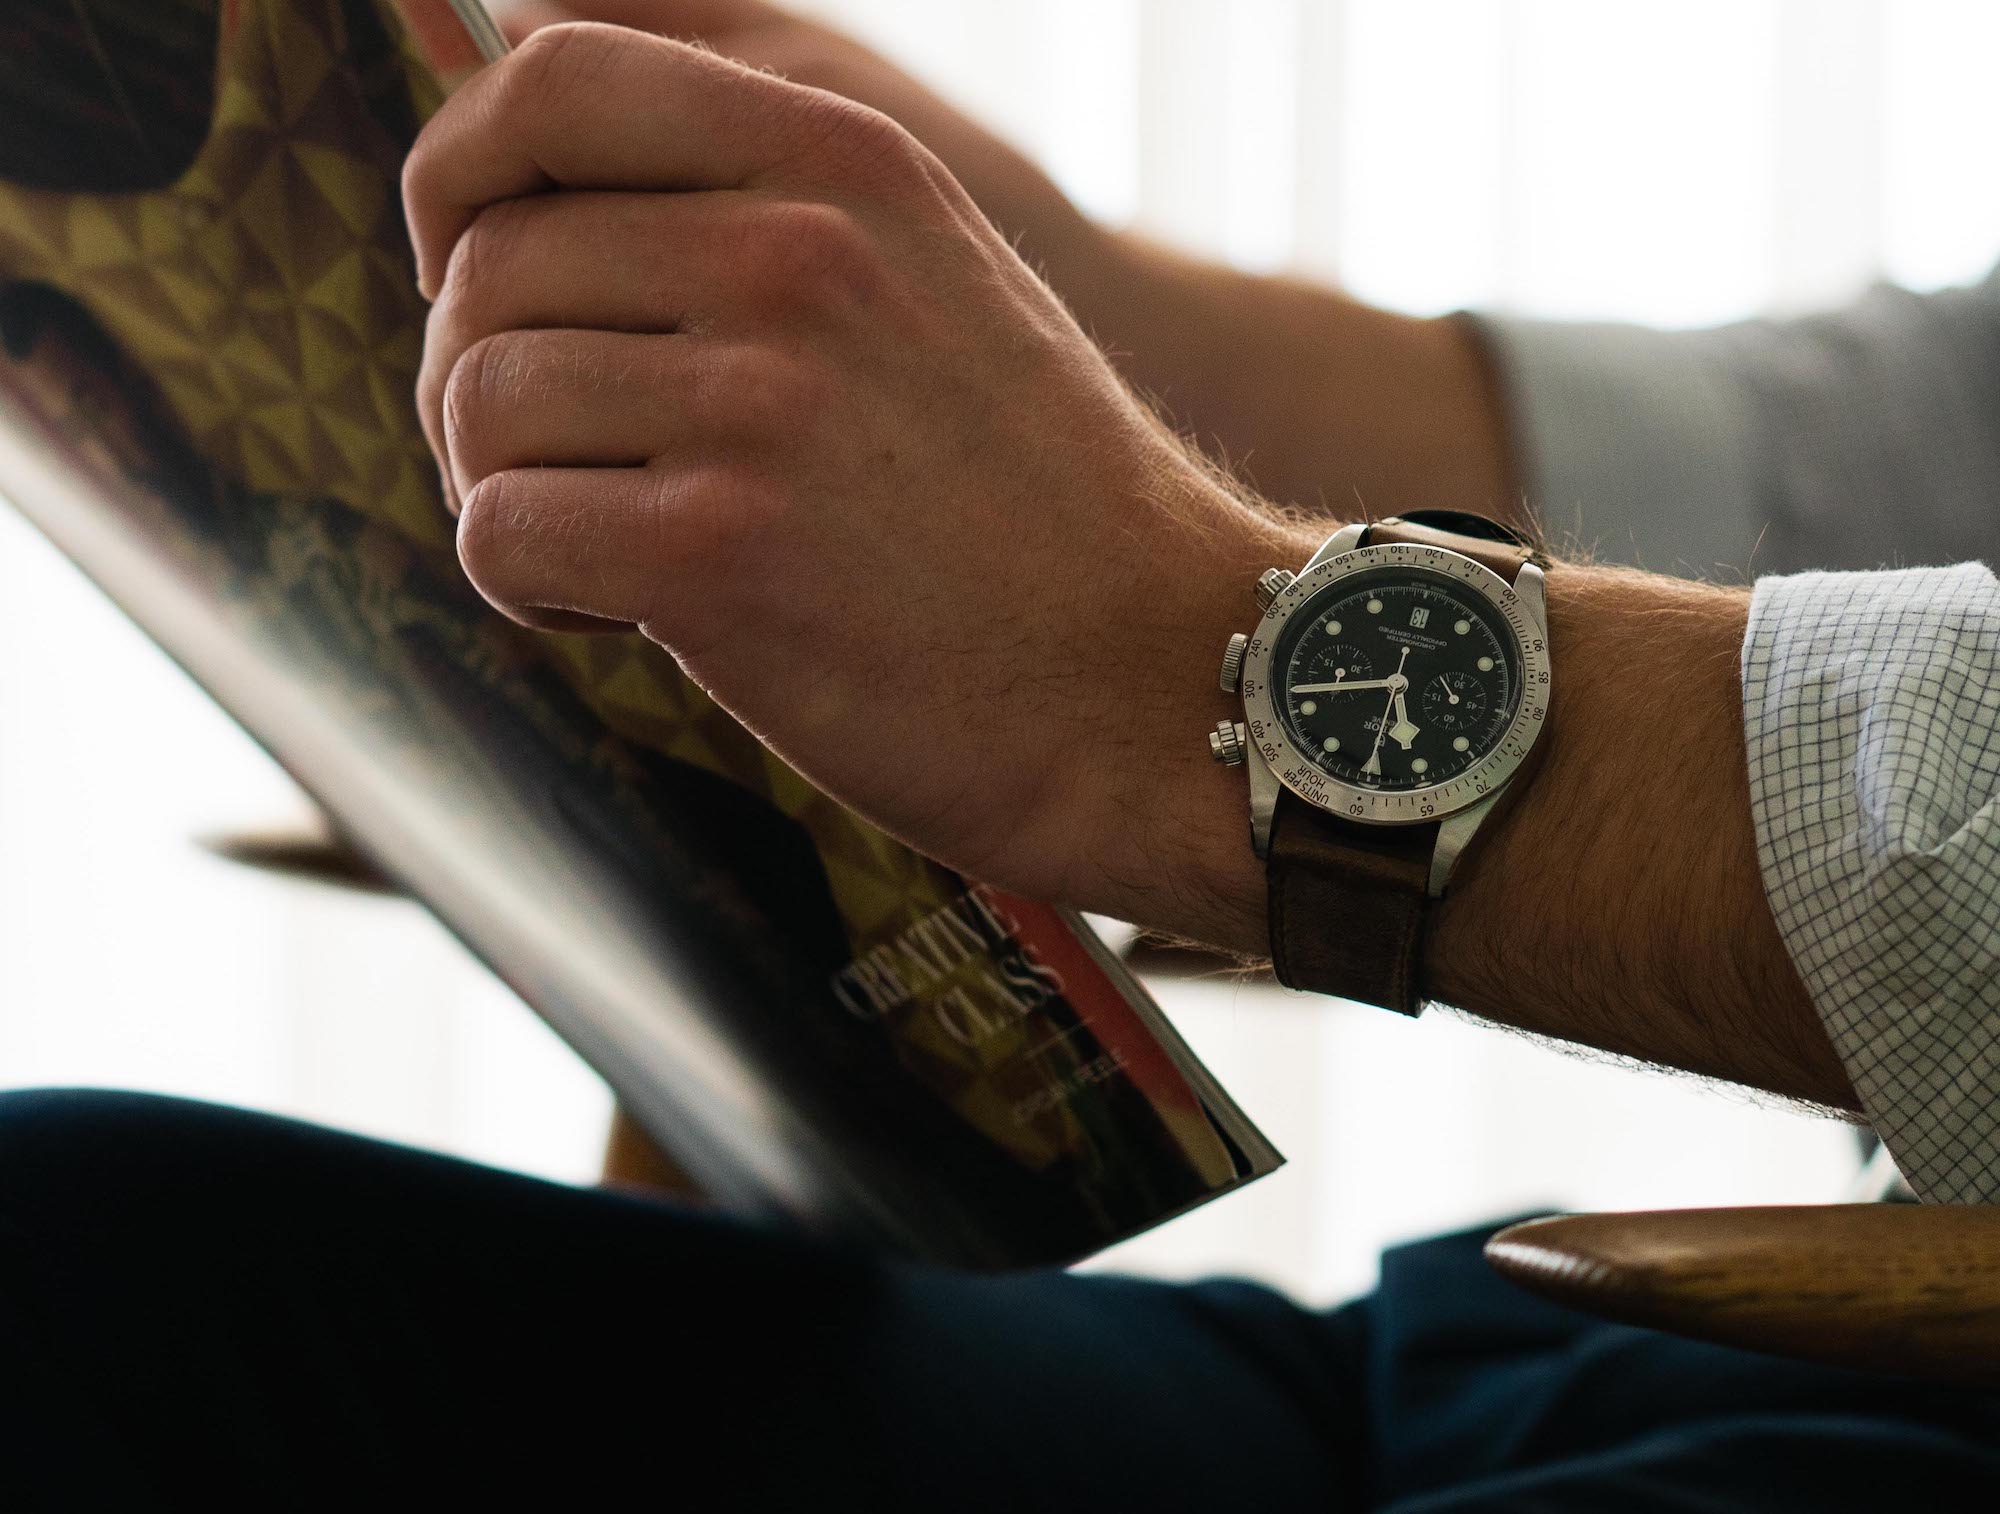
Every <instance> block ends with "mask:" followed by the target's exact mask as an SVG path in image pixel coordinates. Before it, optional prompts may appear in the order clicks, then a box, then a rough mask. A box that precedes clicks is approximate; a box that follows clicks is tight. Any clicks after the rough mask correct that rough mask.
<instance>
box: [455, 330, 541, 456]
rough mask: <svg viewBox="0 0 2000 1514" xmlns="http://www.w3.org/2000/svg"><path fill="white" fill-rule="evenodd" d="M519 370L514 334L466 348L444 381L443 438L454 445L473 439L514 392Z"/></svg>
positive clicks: (517, 346) (521, 364)
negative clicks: (485, 421) (489, 417)
mask: <svg viewBox="0 0 2000 1514" xmlns="http://www.w3.org/2000/svg"><path fill="white" fill-rule="evenodd" d="M522 369H523V358H522V354H521V352H520V341H519V337H518V334H517V333H514V332H501V333H499V334H497V335H494V336H489V337H483V338H481V339H480V340H479V341H477V342H474V343H473V344H472V345H471V346H470V347H468V348H466V349H465V351H464V352H463V353H461V354H460V355H459V358H458V361H457V362H455V363H453V364H452V366H451V373H450V374H449V375H448V376H447V377H446V379H445V381H444V409H443V414H444V425H445V435H446V437H447V438H448V439H449V440H450V441H451V442H453V443H454V444H457V443H460V442H463V441H465V440H468V439H470V438H473V437H476V436H477V435H478V434H479V429H480V423H481V421H482V419H483V418H484V417H485V416H486V415H488V414H490V413H492V412H493V411H495V410H498V409H501V408H503V407H504V406H505V404H506V402H507V401H508V400H509V399H510V398H511V397H512V396H513V395H514V393H515V392H516V391H517V389H518V388H519V384H520V375H521V372H522Z"/></svg>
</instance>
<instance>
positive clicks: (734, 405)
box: [694, 347, 829, 441]
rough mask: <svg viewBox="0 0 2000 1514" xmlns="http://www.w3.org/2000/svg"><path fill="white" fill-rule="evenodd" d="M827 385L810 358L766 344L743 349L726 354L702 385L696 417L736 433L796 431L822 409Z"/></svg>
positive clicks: (767, 435) (704, 425)
mask: <svg viewBox="0 0 2000 1514" xmlns="http://www.w3.org/2000/svg"><path fill="white" fill-rule="evenodd" d="M828 389H829V386H828V385H827V384H825V383H824V382H822V381H820V379H819V376H818V375H817V373H816V371H815V370H814V369H813V368H812V367H810V366H809V365H807V364H805V363H802V362H800V361H798V360H796V359H794V358H791V357H787V356H784V355H782V354H779V353H777V352H774V351H772V350H771V349H769V348H766V347H752V348H746V349H741V350H739V351H736V352H732V353H730V354H728V355H727V356H725V357H723V358H721V359H720V360H719V361H718V362H717V363H716V364H715V366H714V367H713V369H712V370H711V371H710V372H709V373H708V374H707V375H706V376H705V378H704V381H703V382H702V383H701V384H699V385H698V386H697V392H696V395H695V397H694V405H695V407H696V412H697V414H696V423H697V425H698V426H699V427H700V428H701V429H703V430H705V431H710V432H713V433H715V434H717V435H723V436H730V437H737V438H755V439H759V440H767V441H768V440H772V439H777V438H782V437H786V436H792V435H795V434H797V433H799V432H800V431H801V429H802V428H803V426H804V424H805V423H806V422H807V421H809V420H810V419H811V418H812V417H813V416H815V415H817V414H819V413H820V412H821V410H822V408H823V407H824V406H825V404H826V403H827V400H828Z"/></svg>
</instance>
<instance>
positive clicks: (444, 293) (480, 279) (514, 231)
mask: <svg viewBox="0 0 2000 1514" xmlns="http://www.w3.org/2000/svg"><path fill="white" fill-rule="evenodd" d="M520 225H521V213H520V211H519V209H518V208H517V202H515V201H511V200H509V201H503V202H502V203H501V204H498V205H489V206H487V207H486V209H484V210H482V211H480V212H479V214H478V215H476V216H474V217H473V218H472V220H471V221H470V222H468V223H467V224H466V228H465V230H464V231H462V232H460V233H459V238H458V243H457V245H456V246H454V247H453V248H452V249H451V256H450V257H449V258H447V259H446V260H445V265H444V278H443V280H442V281H441V283H440V286H439V289H438V298H437V303H438V304H439V305H440V306H442V307H445V308H446V309H447V310H449V311H450V312H451V313H452V314H453V316H454V318H456V319H458V320H460V321H463V320H464V319H465V317H466V313H467V312H468V310H469V309H470V308H471V307H472V306H473V305H474V304H475V302H476V301H477V299H478V297H479V294H480V291H482V290H483V289H486V288H490V287H492V285H493V283H494V281H495V280H496V279H498V278H502V277H504V276H505V265H506V260H507V254H508V252H509V251H510V249H511V248H512V247H513V245H514V243H515V241H516V239H517V238H518V236H519V233H520Z"/></svg>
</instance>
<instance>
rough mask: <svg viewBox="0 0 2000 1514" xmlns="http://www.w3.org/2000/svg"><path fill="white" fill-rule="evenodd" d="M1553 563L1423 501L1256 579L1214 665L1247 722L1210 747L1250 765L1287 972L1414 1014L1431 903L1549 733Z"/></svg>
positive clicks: (1257, 843) (1255, 821)
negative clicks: (1256, 611) (1255, 617)
mask: <svg viewBox="0 0 2000 1514" xmlns="http://www.w3.org/2000/svg"><path fill="white" fill-rule="evenodd" d="M1542 567H1543V560H1542V558H1541V557H1540V555H1539V554H1538V552H1537V551H1536V549H1535V547H1534V545H1533V543H1532V542H1530V541H1529V540H1528V539H1527V538H1526V537H1524V536H1522V535H1521V534H1520V533H1518V532H1516V531H1513V530H1510V529H1509V528H1508V527H1506V526H1503V525H1500V524H1499V523H1498V522H1495V521H1490V520H1487V519H1485V518H1484V517H1482V516H1477V515H1469V514H1465V513H1463V512H1460V511H1455V510H1421V511H1411V512H1410V513H1409V514H1406V515H1401V516H1396V517H1393V518H1391V519H1388V520H1381V521H1376V522H1374V523H1373V524H1367V525H1356V526H1348V527H1346V528H1345V529H1343V530H1340V531H1336V532H1335V533H1334V534H1333V535H1332V536H1330V537H1329V538H1327V541H1326V544H1325V545H1324V546H1322V547H1321V548H1320V549H1319V551H1317V552H1316V553H1314V554H1313V556H1312V559H1311V560H1310V561H1309V562H1307V563H1306V565H1305V566H1304V567H1303V568H1301V569H1300V570H1298V571H1297V572H1296V573H1294V572H1292V571H1290V570H1288V569H1284V568H1272V569H1270V570H1269V571H1268V572H1266V573H1265V574H1264V575H1263V577H1261V578H1259V579H1258V580H1257V602H1258V604H1259V605H1260V606H1261V607H1262V608H1263V612H1264V614H1263V619H1262V620H1260V621H1259V622H1258V624H1257V627H1256V629H1255V630H1253V631H1250V632H1248V633H1247V634H1242V635H1236V636H1232V637H1230V638H1229V645H1228V647H1227V649H1226V650H1225V651H1224V653H1223V659H1222V688H1223V691H1224V692H1225V693H1231V694H1234V693H1241V695H1242V696H1243V719H1242V720H1240V721H1236V720H1224V721H1221V722H1220V723H1218V724H1217V726H1216V728H1215V730H1214V731H1213V732H1212V733H1211V734H1210V736H1209V738H1208V740H1209V751H1210V754H1211V755H1212V756H1213V757H1214V758H1215V760H1216V761H1218V762H1222V763H1227V764H1231V765H1234V764H1242V765H1243V766H1244V767H1245V768H1247V770H1248V773H1249V778H1250V837H1251V844H1252V846H1254V847H1255V848H1256V851H1257V855H1258V856H1259V857H1262V858H1264V859H1265V860H1266V864H1267V876H1268V880H1269V891H1270V922H1271V958H1272V961H1273V963H1274V965H1275V966H1276V968H1277V972H1278V977H1279V979H1280V980H1281V981H1282V982H1284V983H1286V984H1288V985H1290V986H1291V987H1294V988H1304V989H1311V990H1314V991H1316V992H1320V993H1328V994H1337V995H1339V996H1340V997H1342V998H1347V999H1359V1000H1362V1001H1363V1002H1365V1003H1370V1004H1378V1005H1381V1006H1382V1007H1384V1008H1386V1009H1394V1010H1399V1011H1401V1012H1402V1013H1404V1014H1408V1015H1414V1014H1416V1013H1418V1012H1419V1011H1420V1010H1421V1008H1422V1001H1421V998H1420V990H1419V984H1418V977H1417V968H1418V963H1419V961H1420V959H1421V953H1422V947H1423V928H1424V914H1425V909H1426V906H1427V904H1428V902H1429V901H1430V900H1432V899H1437V898H1441V897H1443V895H1444V891H1445V888H1446V885H1448V884H1449V883H1450V882H1451V876H1452V872H1453V870H1454V869H1455V868H1456V867H1457V866H1458V863H1459V860H1460V859H1461V858H1462V857H1463V856H1464V855H1465V852H1466V848H1467V847H1468V846H1470V845H1471V843H1472V840H1473V838H1474V836H1476V835H1477V834H1478V832H1479V829H1480V827H1481V826H1482V825H1483V824H1484V823H1485V822H1486V820H1487V819H1488V818H1489V817H1490V816H1491V815H1492V814H1493V812H1494V809H1495V807H1496V806H1497V805H1498V804H1499V803H1500V801H1501V799H1502V796H1503V795H1505V794H1507V793H1508V792H1509V791H1510V789H1518V787H1519V786H1520V785H1521V784H1522V783H1524V782H1525V781H1526V779H1527V778H1528V776H1529V774H1530V770H1531V766H1532V759H1533V758H1535V757H1537V756H1539V755H1540V752H1541V750H1542V742H1543V739H1544V737H1545V734H1546V732H1547V730H1548V724H1549V629H1548V609H1547V604H1546V601H1545V599H1544V596H1543V591H1542Z"/></svg>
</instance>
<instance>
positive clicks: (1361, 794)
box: [1243, 542, 1549, 825]
mask: <svg viewBox="0 0 2000 1514" xmlns="http://www.w3.org/2000/svg"><path fill="white" fill-rule="evenodd" d="M1383 568H1404V569H1422V570H1425V571H1427V572H1429V573H1435V574H1439V575H1441V576H1443V577H1445V578H1448V579H1452V580H1455V581H1456V582H1458V583H1459V584H1461V585H1463V586H1465V587H1466V588H1469V589H1471V590H1472V591H1473V592H1475V593H1476V594H1478V595H1479V596H1480V597H1481V598H1482V599H1484V600H1486V601H1487V602H1488V603H1489V604H1491V605H1492V606H1493V608H1494V609H1495V610H1496V611H1498V612H1499V615H1500V618H1501V619H1502V620H1503V621H1505V622H1506V624H1507V627H1508V629H1509V630H1510V631H1511V632H1512V633H1513V637H1514V643H1515V650H1516V651H1517V653H1518V654H1519V657H1520V667H1521V692H1520V700H1519V704H1518V706H1517V707H1516V709H1515V712H1514V719H1513V720H1512V721H1511V722H1510V723H1509V725H1508V727H1507V729H1506V731H1505V732H1504V733H1503V734H1502V735H1501V737H1500V739H1499V740H1498V741H1497V742H1495V743H1494V745H1493V747H1492V749H1491V750H1490V751H1489V752H1488V753H1487V754H1486V756H1485V757H1484V758H1482V759H1481V760H1480V761H1478V762H1476V763H1474V764H1473V765H1472V766H1471V767H1468V768H1466V769H1465V770H1464V771H1462V772H1459V773H1455V774H1453V775H1452V776H1451V777H1450V778H1448V779H1446V780H1445V781H1443V782H1441V783H1437V784H1433V785H1431V786H1430V787H1428V788H1411V789H1400V790H1383V789H1371V788H1361V787H1358V786H1356V785H1354V784H1350V783H1344V782H1342V781H1341V780H1340V779H1338V778H1335V777H1333V776H1331V775H1330V774H1328V773H1327V772H1325V771H1324V770H1323V769H1322V768H1321V767H1320V766H1319V764H1318V763H1317V762H1316V761H1314V760H1313V759H1312V758H1311V757H1310V756H1308V755H1307V754H1306V753H1304V752H1302V751H1300V750H1299V748H1298V747H1297V746H1296V745H1295V744H1294V742H1293V741H1292V738H1291V733H1290V732H1289V731H1288V730H1287V728H1286V726H1285V722H1284V721H1282V720H1281V719H1279V718H1278V707H1277V699H1276V695H1275V693H1274V691H1273V688H1272V667H1271V662H1272V658H1273V657H1274V656H1275V655H1276V651H1277V645H1278V639H1279V636H1278V633H1279V631H1280V630H1281V629H1282V628H1283V626H1284V625H1285V622H1286V621H1287V620H1289V619H1290V618H1291V616H1292V614H1293V612H1294V611H1296V610H1298V609H1299V608H1300V606H1302V605H1303V604H1304V603H1305V602H1306V601H1307V600H1309V599H1312V598H1313V597H1314V596H1316V595H1318V594H1319V593H1320V592H1321V591H1323V590H1325V589H1326V588H1328V587H1329V586H1330V585H1333V584H1337V583H1339V582H1340V581H1341V580H1342V579H1346V578H1351V577H1353V576H1354V575H1355V574H1357V573H1370V572H1376V571H1379V570H1380V569H1383ZM1548 645H1549V644H1548V628H1547V626H1546V625H1544V624H1543V622H1542V620H1541V617H1540V615H1539V613H1538V607H1535V606H1531V605H1530V604H1529V602H1528V601H1527V600H1526V599H1525V598H1524V597H1523V596H1522V595H1521V594H1520V593H1519V592H1517V591H1516V590H1515V589H1514V588H1513V587H1512V586H1511V585H1509V584H1508V583H1507V581H1506V580H1505V579H1503V578H1502V577H1501V576H1500V575H1499V574H1497V573H1495V572H1494V571H1493V570H1492V569H1490V568H1487V567H1484V566H1482V565H1481V564H1479V563H1476V562H1474V561H1473V560H1472V559H1471V558H1469V557H1463V556H1461V555H1459V554H1458V553H1456V552H1447V551H1445V550H1443V549H1442V548H1438V547H1422V546H1413V545H1409V544H1407V543H1401V542H1397V543H1388V544H1384V545H1381V546H1373V547H1355V548H1353V549H1351V550H1349V551H1346V552H1342V553H1340V554H1339V555H1338V556H1336V557H1331V558H1328V559H1327V560H1326V561H1325V562H1323V563H1320V564H1319V565H1318V566H1317V567H1314V568H1312V569H1310V570H1309V571H1307V572H1304V573H1301V574H1300V575H1299V576H1298V578H1296V579H1295V580H1293V582H1292V583H1291V584H1289V585H1288V586H1287V587H1286V588H1285V590H1284V592H1283V593H1281V594H1279V595H1278V596H1277V598H1275V599H1273V600H1272V601H1271V604H1270V607H1269V608H1268V609H1267V610H1265V612H1264V618H1263V619H1262V620H1261V621H1259V622H1258V625H1257V629H1256V631H1255V632H1253V633H1252V635H1251V637H1250V646H1249V648H1248V655H1247V656H1246V658H1245V661H1244V665H1243V712H1244V718H1245V723H1246V728H1247V730H1248V732H1249V735H1250V745H1251V747H1252V749H1253V750H1254V751H1255V752H1256V753H1257V755H1258V756H1260V757H1262V758H1263V760H1264V761H1265V762H1266V763H1268V764H1269V765H1270V768H1271V771H1272V772H1273V773H1275V774H1276V775H1277V778H1278V781H1279V782H1280V783H1282V784H1284V786H1285V787H1286V788H1288V789H1290V790H1291V791H1292V792H1293V793H1295V794H1297V795H1298V796H1299V797H1300V798H1301V799H1303V800H1305V801H1306V802H1307V803H1308V804H1312V805H1315V806H1317V807H1318V808H1320V809H1323V810H1327V811H1329V812H1331V813H1333V814H1336V815H1341V816H1344V817H1345V818H1347V819H1350V820H1359V821H1362V822H1363V823H1366V824H1373V825H1423V824H1427V823H1429V822H1431V821H1435V820H1441V819H1443V818H1444V817H1445V816H1447V815H1452V814H1456V813H1457V812H1458V811H1460V810H1464V809H1470V808H1471V807H1472V806H1473V805H1475V804H1479V803H1482V802H1483V801H1484V800H1486V799H1487V798H1488V797H1490V796H1491V795H1493V794H1497V793H1498V792H1499V791H1500V789H1501V788H1502V787H1503V786H1504V785H1505V784H1506V783H1507V780H1508V779H1510V778H1512V777H1513V776H1514V775H1515V773H1517V772H1519V771H1520V768H1521V765H1522V763H1524V762H1526V761H1527V760H1528V754H1529V753H1530V752H1531V751H1532V750H1533V749H1534V745H1535V742H1536V741H1537V739H1539V738H1540V736H1541V734H1542V730H1543V727H1544V726H1545V725H1546V723H1547V721H1548V713H1549V652H1548Z"/></svg>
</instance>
